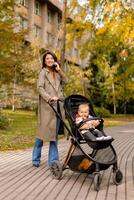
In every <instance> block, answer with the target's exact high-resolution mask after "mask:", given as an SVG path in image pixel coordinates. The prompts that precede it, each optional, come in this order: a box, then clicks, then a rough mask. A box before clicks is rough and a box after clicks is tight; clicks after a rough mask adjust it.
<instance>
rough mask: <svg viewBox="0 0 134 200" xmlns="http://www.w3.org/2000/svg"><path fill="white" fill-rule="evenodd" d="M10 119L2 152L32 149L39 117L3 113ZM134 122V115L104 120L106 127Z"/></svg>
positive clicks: (0, 137)
mask: <svg viewBox="0 0 134 200" xmlns="http://www.w3.org/2000/svg"><path fill="white" fill-rule="evenodd" d="M2 112H3V113H4V114H5V115H7V117H8V118H9V119H10V126H9V128H8V129H7V130H0V151H4V150H15V149H25V148H28V147H32V146H33V143H34V140H35V133H36V127H37V117H36V115H35V112H32V111H22V110H17V111H15V112H13V111H11V110H3V111H2ZM130 121H133V122H134V115H127V116H125V115H117V116H114V115H113V116H112V117H111V118H106V119H104V126H105V127H107V126H116V125H122V124H125V123H127V122H130Z"/></svg>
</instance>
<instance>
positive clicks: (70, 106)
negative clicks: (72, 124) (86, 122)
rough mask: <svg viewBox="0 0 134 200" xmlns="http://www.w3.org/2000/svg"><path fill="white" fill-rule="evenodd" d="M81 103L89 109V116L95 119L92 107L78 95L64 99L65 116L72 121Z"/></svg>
mask: <svg viewBox="0 0 134 200" xmlns="http://www.w3.org/2000/svg"><path fill="white" fill-rule="evenodd" d="M82 103H88V104H89V107H90V114H91V115H92V116H94V117H96V114H95V112H94V110H93V106H92V104H91V102H90V101H89V100H88V99H87V98H86V97H84V96H82V95H78V94H76V95H75V94H74V95H70V96H68V97H67V98H66V99H65V102H64V109H65V114H66V116H67V117H69V118H71V119H72V120H73V121H74V119H75V115H76V113H77V110H78V107H79V105H80V104H82Z"/></svg>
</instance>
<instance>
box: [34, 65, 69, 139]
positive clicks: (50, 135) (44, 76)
mask: <svg viewBox="0 0 134 200" xmlns="http://www.w3.org/2000/svg"><path fill="white" fill-rule="evenodd" d="M66 82H67V78H66V76H65V74H64V73H63V72H61V75H59V74H58V73H56V79H54V78H53V75H52V73H51V72H50V71H49V70H48V69H47V68H43V69H42V70H41V72H40V74H39V79H38V83H37V89H38V92H39V104H38V131H37V136H36V137H37V138H39V139H42V140H44V141H55V140H56V115H55V113H54V111H53V110H52V108H51V107H50V106H49V105H48V103H47V102H48V100H49V99H50V98H51V97H53V96H56V97H58V98H63V88H62V84H64V83H66ZM60 107H61V106H60ZM61 112H62V113H63V107H62V108H61Z"/></svg>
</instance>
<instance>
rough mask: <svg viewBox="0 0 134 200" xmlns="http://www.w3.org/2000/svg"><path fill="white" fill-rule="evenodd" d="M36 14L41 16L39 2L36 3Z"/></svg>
mask: <svg viewBox="0 0 134 200" xmlns="http://www.w3.org/2000/svg"><path fill="white" fill-rule="evenodd" d="M34 13H35V14H36V15H39V16H41V4H40V2H39V1H35V9H34Z"/></svg>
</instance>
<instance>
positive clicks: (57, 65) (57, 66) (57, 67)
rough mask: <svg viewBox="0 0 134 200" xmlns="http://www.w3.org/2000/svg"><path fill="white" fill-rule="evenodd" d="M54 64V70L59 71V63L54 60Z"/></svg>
mask: <svg viewBox="0 0 134 200" xmlns="http://www.w3.org/2000/svg"><path fill="white" fill-rule="evenodd" d="M54 65H55V70H56V71H57V72H59V71H60V70H61V69H60V66H59V64H58V63H57V62H55V63H54Z"/></svg>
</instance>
